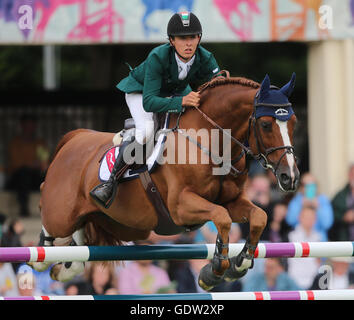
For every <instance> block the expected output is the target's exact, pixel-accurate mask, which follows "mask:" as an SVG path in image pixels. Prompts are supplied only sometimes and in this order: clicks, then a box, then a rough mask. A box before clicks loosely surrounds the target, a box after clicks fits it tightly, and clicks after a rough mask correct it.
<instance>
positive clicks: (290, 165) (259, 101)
mask: <svg viewBox="0 0 354 320" xmlns="http://www.w3.org/2000/svg"><path fill="white" fill-rule="evenodd" d="M294 86H295V73H293V74H292V77H291V80H290V81H289V82H288V83H287V84H286V85H284V86H283V87H282V88H281V89H279V88H277V87H275V86H272V85H271V84H270V79H269V76H268V75H266V76H265V78H264V80H263V82H262V84H261V87H260V89H259V90H258V91H257V93H256V96H255V99H254V112H253V114H252V117H251V119H250V127H249V128H250V131H249V144H250V147H251V149H252V152H253V153H254V154H255V155H256V157H257V158H258V159H259V160H260V162H261V163H262V165H263V166H264V167H265V168H267V169H271V170H272V171H273V173H274V175H275V176H276V178H277V181H278V185H279V187H280V188H281V189H282V190H283V191H295V190H296V189H297V186H298V182H299V175H300V174H299V170H298V168H297V166H296V162H295V156H294V148H293V146H292V145H293V131H294V128H295V123H296V117H295V114H294V111H293V109H292V107H291V103H290V102H289V100H288V98H289V97H290V95H291V93H292V91H293V89H294Z"/></svg>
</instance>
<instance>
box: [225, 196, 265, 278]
mask: <svg viewBox="0 0 354 320" xmlns="http://www.w3.org/2000/svg"><path fill="white" fill-rule="evenodd" d="M227 208H228V210H229V213H230V216H231V218H232V221H233V222H246V221H249V225H250V233H249V235H248V237H247V240H246V243H245V245H244V247H243V249H242V251H241V252H240V253H239V254H238V255H237V256H236V257H232V258H231V259H230V268H229V269H228V270H227V271H226V272H225V275H224V279H225V280H226V281H235V280H237V279H239V278H241V277H243V276H244V275H245V274H246V273H247V271H248V269H249V268H252V267H253V259H254V253H255V251H256V248H257V245H258V241H259V239H260V237H261V235H262V233H263V230H264V228H265V226H266V224H267V214H266V213H265V212H264V211H263V210H262V209H261V208H259V207H257V206H255V205H254V204H253V203H252V202H251V201H249V200H248V199H246V198H245V197H244V196H241V197H240V198H239V199H238V200H237V201H235V202H231V203H229V204H228V206H227Z"/></svg>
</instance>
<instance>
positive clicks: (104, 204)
mask: <svg viewBox="0 0 354 320" xmlns="http://www.w3.org/2000/svg"><path fill="white" fill-rule="evenodd" d="M106 183H107V182H103V183H101V184H99V185H98V186H96V187H94V188H93V189H92V190H91V191H90V196H91V197H92V198H93V199H94V200H95V201H96V202H97V203H98V204H99V205H100V206H102V207H104V208H105V209H108V208H109V207H110V206H111V204H112V202H113V200H114V198H115V196H116V193H117V183H116V182H113V190H112V195H111V197H110V198H109V199H108V201H107V202H103V201H102V200H101V199H99V198H98V197H96V195H95V191H96V190H97V189H98V188H100V187H101V186H102V185H103V184H106Z"/></svg>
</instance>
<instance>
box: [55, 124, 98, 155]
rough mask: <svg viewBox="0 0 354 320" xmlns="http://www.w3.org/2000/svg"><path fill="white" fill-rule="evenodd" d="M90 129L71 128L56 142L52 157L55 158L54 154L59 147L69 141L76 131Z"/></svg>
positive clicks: (87, 130)
mask: <svg viewBox="0 0 354 320" xmlns="http://www.w3.org/2000/svg"><path fill="white" fill-rule="evenodd" d="M89 131H91V130H90V129H76V130H72V131H69V132H68V133H66V134H65V135H64V136H63V137H62V138H61V139H60V141H59V143H58V144H57V146H56V148H55V151H54V153H53V156H52V159H54V158H55V156H56V155H57V153H58V152H59V151H60V149H61V148H62V147H63V146H64V145H65V144H66V143H67V142H68V141H69V140H71V139H72V138H73V137H74V136H76V135H77V134H78V133H81V132H89Z"/></svg>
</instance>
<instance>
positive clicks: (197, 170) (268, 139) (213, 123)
mask: <svg viewBox="0 0 354 320" xmlns="http://www.w3.org/2000/svg"><path fill="white" fill-rule="evenodd" d="M294 82H295V74H293V76H292V78H291V80H290V81H289V82H288V83H287V84H286V85H284V86H283V87H282V88H281V89H279V88H277V87H275V86H272V85H271V84H270V79H269V77H268V75H267V76H266V77H265V78H264V80H263V82H262V84H261V85H260V84H259V83H257V82H254V81H252V80H248V79H245V78H239V77H237V78H235V77H226V78H224V77H219V78H215V79H213V80H211V81H210V82H208V83H206V84H204V85H203V86H202V87H201V88H200V91H199V92H200V96H201V100H200V107H198V108H187V109H186V110H185V111H184V112H183V113H181V114H180V115H179V116H178V115H176V114H171V121H170V124H169V127H170V128H175V127H179V128H180V129H191V128H192V129H195V130H199V129H204V130H207V131H208V132H211V130H212V129H217V130H219V131H220V132H223V136H225V135H227V132H229V137H230V139H231V142H232V143H231V144H230V153H231V159H232V160H233V161H232V162H231V163H232V165H231V169H232V170H229V172H228V173H227V174H225V175H224V176H220V175H214V174H213V169H215V167H220V166H218V165H216V164H215V163H213V162H211V161H209V162H207V163H205V162H201V161H200V160H201V158H202V157H209V156H210V154H209V155H208V156H207V155H206V154H203V153H202V152H201V150H199V149H198V150H199V152H200V154H199V156H198V162H197V164H189V163H182V164H178V163H176V164H170V163H165V164H163V165H159V166H157V168H156V169H155V170H154V171H153V172H152V174H151V177H152V180H153V181H154V183H155V184H156V186H157V188H158V190H159V191H160V193H161V196H162V198H163V201H164V203H165V205H166V207H167V208H168V210H169V213H170V216H171V218H172V220H173V222H174V223H175V225H177V226H194V225H198V224H203V223H205V222H207V221H213V223H214V224H215V226H216V228H217V230H218V236H217V241H216V249H215V254H214V258H213V259H212V261H211V263H209V264H207V265H206V266H205V267H204V268H203V269H202V271H201V273H200V277H199V285H200V286H201V287H202V288H204V289H206V290H210V289H211V288H212V287H214V286H215V285H216V284H218V283H220V282H221V281H222V280H223V279H226V280H228V281H233V280H235V279H238V278H240V277H242V276H243V275H244V274H245V273H246V272H247V270H248V269H249V268H251V267H252V266H253V258H254V252H255V249H256V246H257V244H258V241H259V239H260V236H261V234H262V232H263V229H264V227H265V226H266V223H267V215H266V213H265V212H264V211H263V210H262V209H261V208H259V207H257V206H256V205H254V204H253V203H252V202H251V201H250V200H249V199H247V195H246V192H245V188H244V186H245V182H246V180H247V166H246V155H248V156H253V157H254V158H255V159H258V160H259V161H260V162H261V163H262V165H263V166H264V167H266V168H270V169H271V170H272V171H273V173H274V174H275V176H276V178H277V181H278V185H279V187H280V188H281V189H282V190H283V191H295V190H296V188H297V184H298V180H299V171H298V169H297V166H296V163H295V156H294V149H293V147H292V135H293V131H294V126H295V123H296V117H295V114H294V112H293V109H292V107H291V103H290V102H289V100H288V97H289V96H290V94H291V92H292V91H293V88H294ZM225 129H229V130H228V131H227V132H226V130H225ZM180 132H182V131H181V130H174V131H172V130H171V132H169V134H168V136H169V137H174V138H177V136H180ZM113 136H114V134H113V133H107V132H97V131H93V130H86V129H78V130H75V131H71V132H69V133H67V134H66V135H65V136H64V137H63V138H62V140H61V141H60V143H59V144H58V146H57V150H56V152H55V155H54V158H53V161H52V162H51V164H50V166H49V168H48V171H47V175H46V177H45V181H44V182H43V183H42V186H41V199H40V207H41V216H42V225H43V226H42V232H41V236H40V242H39V244H40V245H45V246H49V245H54V240H55V239H56V238H67V237H70V239H72V240H71V241H72V242H71V245H115V244H118V245H120V244H122V241H133V240H139V239H146V238H147V237H148V236H149V234H150V232H151V231H152V230H154V228H155V227H156V225H157V221H158V217H157V213H156V211H155V209H154V207H153V205H152V204H151V202H150V201H149V198H148V197H147V195H146V193H145V191H144V189H143V186H142V184H141V182H140V181H139V179H135V180H130V181H125V182H122V183H121V184H119V186H118V191H117V193H116V196H115V200H114V201H113V203H112V205H111V206H110V207H109V208H108V209H105V208H103V207H99V205H98V204H96V203H95V202H94V201H93V200H92V199H91V198H90V195H89V192H90V190H91V189H92V188H93V187H95V186H96V185H97V184H98V183H99V181H98V174H97V172H98V166H99V161H100V159H101V158H102V156H103V154H104V153H105V152H106V151H107V149H108V148H109V147H111V146H112V138H113ZM169 141H170V142H171V141H172V140H171V139H167V140H166V145H167V146H166V150H167V149H168V147H169V143H170V142H169ZM198 141H199V140H198ZM198 145H199V147H200V146H201V145H200V143H199V144H198ZM220 145H222V144H220ZM174 146H175V144H173V148H175V147H174ZM176 149H178V146H177V145H176ZM222 152H223V151H222V148H221V147H220V153H219V154H222ZM224 152H225V150H224ZM204 160H205V159H204ZM232 222H237V223H245V222H249V227H250V229H249V235H248V238H247V241H246V243H245V246H244V249H243V250H242V252H241V253H240V254H239V255H238V256H237V257H233V258H230V259H229V257H228V234H229V231H230V227H231V224H232ZM48 266H49V264H48V263H45V262H38V263H33V264H32V267H34V268H35V269H36V270H44V269H45V268H47V267H48ZM83 267H84V265H83V262H73V263H58V264H56V265H54V266H53V267H52V270H51V276H52V278H53V279H57V280H60V281H65V280H68V279H70V278H72V277H73V276H74V275H75V274H77V273H79V272H82V271H83Z"/></svg>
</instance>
